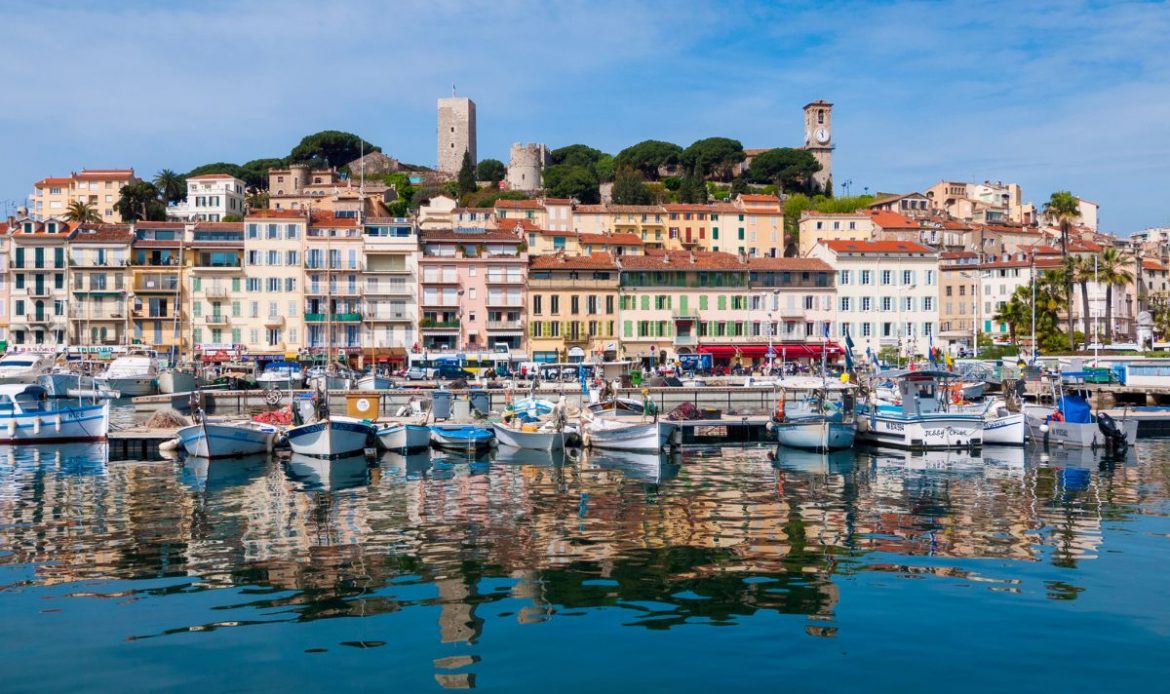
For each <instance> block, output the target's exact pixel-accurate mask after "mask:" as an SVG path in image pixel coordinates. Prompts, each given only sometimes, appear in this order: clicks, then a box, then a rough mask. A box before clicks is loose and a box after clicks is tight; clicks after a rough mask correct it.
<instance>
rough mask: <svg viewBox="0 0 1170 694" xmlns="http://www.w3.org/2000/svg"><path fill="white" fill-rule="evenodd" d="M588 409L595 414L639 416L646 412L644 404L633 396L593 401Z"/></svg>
mask: <svg viewBox="0 0 1170 694" xmlns="http://www.w3.org/2000/svg"><path fill="white" fill-rule="evenodd" d="M589 411H590V412H592V413H593V414H597V415H610V416H619V417H629V416H635V417H640V416H642V415H644V414H646V404H645V403H644V402H642V401H641V400H635V399H633V398H609V399H606V400H602V401H601V402H595V403H593V404H592V405H590V406H589Z"/></svg>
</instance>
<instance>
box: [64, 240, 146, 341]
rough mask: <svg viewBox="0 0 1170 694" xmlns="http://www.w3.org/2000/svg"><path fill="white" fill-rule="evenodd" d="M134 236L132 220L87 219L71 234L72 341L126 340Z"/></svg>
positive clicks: (70, 314)
mask: <svg viewBox="0 0 1170 694" xmlns="http://www.w3.org/2000/svg"><path fill="white" fill-rule="evenodd" d="M133 240H134V234H133V232H131V230H130V225H128V224H83V225H81V226H80V227H79V228H78V229H77V231H76V232H74V233H73V234H72V235H71V236H70V238H69V242H68V243H69V246H68V249H69V252H68V258H69V285H70V289H71V297H70V299H71V300H70V302H69V311H68V313H69V321H70V328H71V329H70V338H69V342H70V344H73V345H78V344H80V345H121V344H125V343H126V342H127V339H126V335H127V330H126V328H127V319H128V317H129V314H128V313H127V309H126V297H127V295H128V294H129V293H130V284H131V282H130V280H131V274H130V270H129V260H130V249H131V243H132V242H133Z"/></svg>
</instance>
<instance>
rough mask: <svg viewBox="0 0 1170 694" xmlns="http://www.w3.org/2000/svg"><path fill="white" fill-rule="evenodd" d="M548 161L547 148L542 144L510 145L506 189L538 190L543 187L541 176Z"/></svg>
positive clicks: (549, 157)
mask: <svg viewBox="0 0 1170 694" xmlns="http://www.w3.org/2000/svg"><path fill="white" fill-rule="evenodd" d="M550 159H551V156H550V154H549V151H548V147H545V146H544V145H542V144H538V143H535V142H534V143H532V144H521V143H519V142H517V143H516V144H514V145H512V151H511V154H510V155H509V157H508V179H507V180H508V189H509V190H523V191H533V190H540V188H541V187H542V186H543V184H542V179H541V174H543V173H544V169H545V167H546V166H548V165H549V161H550Z"/></svg>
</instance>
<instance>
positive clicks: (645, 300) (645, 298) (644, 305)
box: [642, 294, 650, 311]
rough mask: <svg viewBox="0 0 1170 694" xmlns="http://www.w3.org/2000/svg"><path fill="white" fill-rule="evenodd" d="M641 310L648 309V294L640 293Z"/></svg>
mask: <svg viewBox="0 0 1170 694" xmlns="http://www.w3.org/2000/svg"><path fill="white" fill-rule="evenodd" d="M642 310H643V311H649V310H650V296H649V295H647V294H643V295H642Z"/></svg>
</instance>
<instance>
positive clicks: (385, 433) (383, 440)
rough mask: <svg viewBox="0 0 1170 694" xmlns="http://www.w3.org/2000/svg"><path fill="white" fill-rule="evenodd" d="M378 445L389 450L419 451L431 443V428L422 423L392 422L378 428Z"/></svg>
mask: <svg viewBox="0 0 1170 694" xmlns="http://www.w3.org/2000/svg"><path fill="white" fill-rule="evenodd" d="M378 445H379V446H380V447H381V448H383V449H384V450H387V451H417V450H420V449H423V448H429V447H430V445H431V429H430V427H425V426H422V425H421V424H391V425H390V426H388V427H383V428H382V429H379V430H378Z"/></svg>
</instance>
